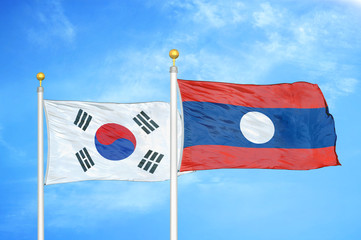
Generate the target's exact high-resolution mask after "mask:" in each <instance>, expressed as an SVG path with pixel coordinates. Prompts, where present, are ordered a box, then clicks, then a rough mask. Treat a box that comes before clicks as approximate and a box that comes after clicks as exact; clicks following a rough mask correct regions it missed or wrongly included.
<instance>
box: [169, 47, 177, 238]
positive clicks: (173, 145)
mask: <svg viewBox="0 0 361 240" xmlns="http://www.w3.org/2000/svg"><path fill="white" fill-rule="evenodd" d="M169 56H170V57H171V58H172V59H173V66H171V67H170V70H169V72H170V156H171V158H170V240H177V239H178V193H177V191H178V190H177V176H178V167H177V73H178V68H177V67H176V66H175V59H176V58H177V57H178V56H179V53H178V51H177V50H176V49H172V50H170V52H169Z"/></svg>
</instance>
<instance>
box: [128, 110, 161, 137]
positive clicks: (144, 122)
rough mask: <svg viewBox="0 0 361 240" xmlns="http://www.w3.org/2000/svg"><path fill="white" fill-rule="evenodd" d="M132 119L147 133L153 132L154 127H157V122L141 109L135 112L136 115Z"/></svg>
mask: <svg viewBox="0 0 361 240" xmlns="http://www.w3.org/2000/svg"><path fill="white" fill-rule="evenodd" d="M133 120H134V122H136V123H137V124H138V125H139V127H141V128H142V129H143V130H144V132H146V133H147V134H149V133H151V132H153V131H154V130H155V129H156V128H159V126H158V124H156V123H155V122H154V121H153V120H152V119H150V117H149V116H148V115H147V114H146V113H145V112H143V111H141V112H140V113H139V114H137V116H136V117H134V118H133Z"/></svg>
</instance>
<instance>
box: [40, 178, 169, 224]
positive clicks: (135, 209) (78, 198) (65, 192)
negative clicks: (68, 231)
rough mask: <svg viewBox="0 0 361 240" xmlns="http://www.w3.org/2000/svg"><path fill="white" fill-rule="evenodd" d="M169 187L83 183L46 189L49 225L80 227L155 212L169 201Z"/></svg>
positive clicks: (153, 184)
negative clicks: (85, 223) (122, 216)
mask: <svg viewBox="0 0 361 240" xmlns="http://www.w3.org/2000/svg"><path fill="white" fill-rule="evenodd" d="M168 195H169V184H168V183H165V182H160V183H159V182H158V183H136V182H134V183H132V182H109V181H105V182H83V183H76V184H74V183H72V186H70V185H64V186H63V185H61V186H55V185H54V186H49V187H46V189H45V199H46V201H45V204H46V205H45V211H47V212H46V215H47V222H46V224H47V225H49V226H51V227H58V228H77V227H79V226H80V225H83V223H84V222H89V223H90V222H91V225H94V226H96V225H97V224H98V223H99V222H101V221H106V220H107V219H111V218H113V217H116V218H120V216H121V215H127V217H128V218H129V213H131V214H132V216H133V217H134V216H136V215H139V214H147V213H149V212H152V211H156V210H157V209H159V208H160V207H162V206H164V204H166V202H167V201H168Z"/></svg>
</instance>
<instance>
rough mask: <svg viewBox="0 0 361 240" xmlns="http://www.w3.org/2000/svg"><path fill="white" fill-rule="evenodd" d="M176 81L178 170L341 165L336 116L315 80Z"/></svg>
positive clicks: (308, 167)
mask: <svg viewBox="0 0 361 240" xmlns="http://www.w3.org/2000/svg"><path fill="white" fill-rule="evenodd" d="M178 85H179V89H180V93H181V98H182V105H183V114H184V116H183V118H184V149H183V158H182V165H181V169H180V171H191V170H192V171H193V170H206V169H219V168H264V169H292V170H307V169H315V168H321V167H325V166H335V165H340V163H339V161H338V158H337V155H336V152H335V144H336V133H335V127H334V120H333V117H332V115H331V114H330V113H329V111H328V107H327V104H326V101H325V99H324V97H323V94H322V92H321V90H320V89H319V87H318V86H317V85H316V84H311V83H307V82H297V83H293V84H275V85H242V84H231V83H220V82H203V81H187V80H178Z"/></svg>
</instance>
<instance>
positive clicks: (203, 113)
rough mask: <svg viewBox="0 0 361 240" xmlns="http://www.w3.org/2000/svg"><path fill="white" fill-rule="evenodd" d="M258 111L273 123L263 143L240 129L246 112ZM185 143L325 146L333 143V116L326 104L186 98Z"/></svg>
mask: <svg viewBox="0 0 361 240" xmlns="http://www.w3.org/2000/svg"><path fill="white" fill-rule="evenodd" d="M251 111H257V112H261V113H263V114H265V115H266V116H268V117H269V118H270V119H271V120H272V122H273V124H274V126H275V134H274V136H273V138H272V139H271V140H270V141H269V142H267V143H264V144H255V143H252V142H250V141H248V140H247V139H246V138H245V137H244V136H243V134H242V132H241V130H240V120H241V118H242V116H243V115H244V114H246V113H247V112H251ZM183 112H184V136H185V137H184V147H190V146H195V145H225V146H234V147H248V148H322V147H330V146H334V145H335V143H336V133H335V127H334V120H333V117H332V115H331V114H329V113H328V109H327V108H312V109H296V108H251V107H243V106H235V105H228V104H220V103H208V102H183Z"/></svg>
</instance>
